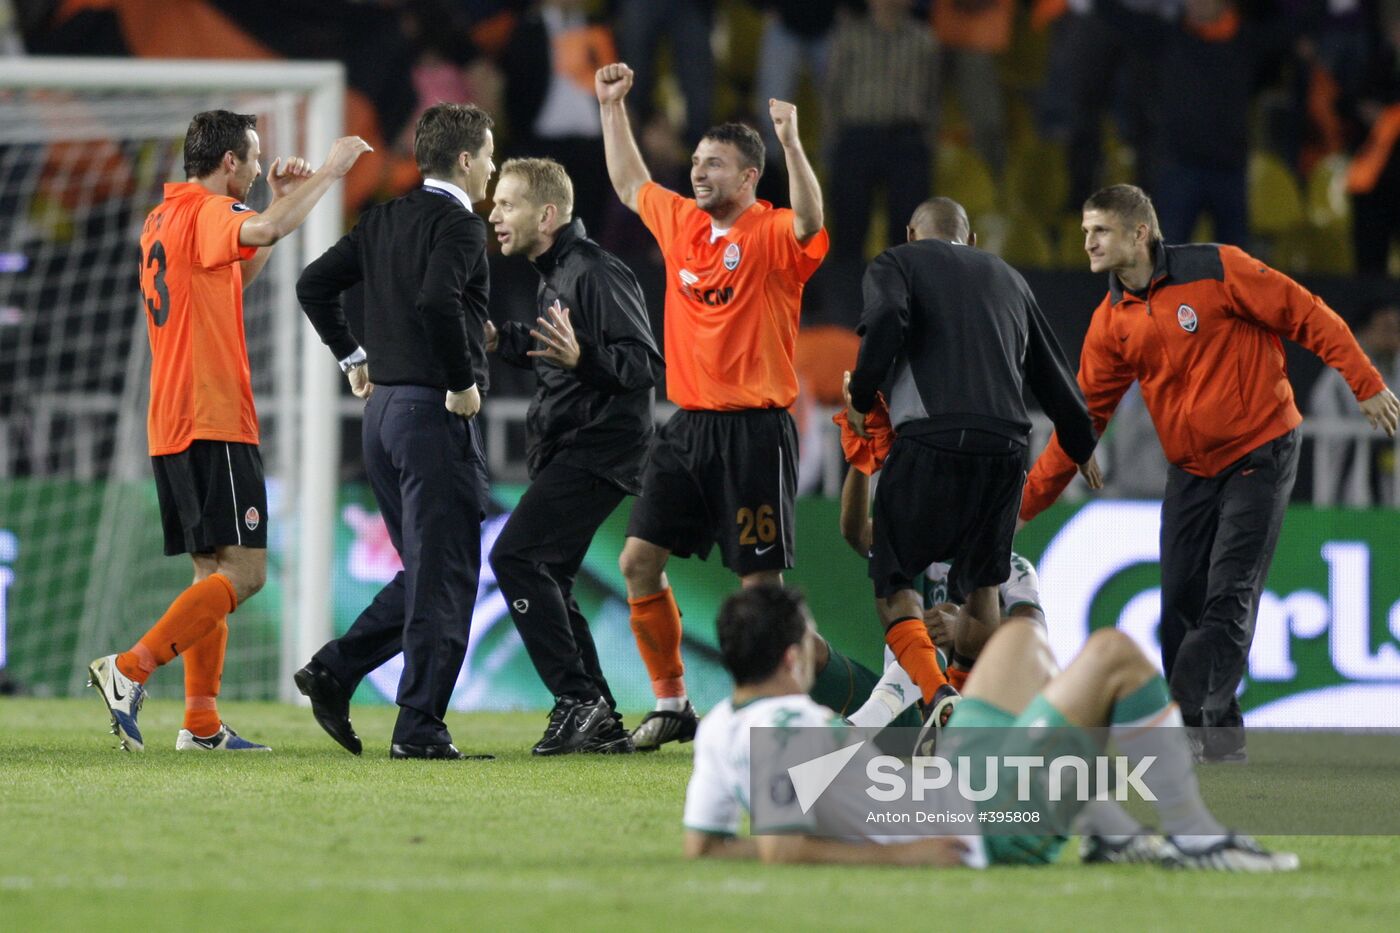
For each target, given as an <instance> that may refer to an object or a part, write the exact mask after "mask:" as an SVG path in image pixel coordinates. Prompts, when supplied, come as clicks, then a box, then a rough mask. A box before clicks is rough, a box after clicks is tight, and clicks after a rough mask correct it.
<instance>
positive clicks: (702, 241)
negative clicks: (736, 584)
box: [594, 64, 828, 750]
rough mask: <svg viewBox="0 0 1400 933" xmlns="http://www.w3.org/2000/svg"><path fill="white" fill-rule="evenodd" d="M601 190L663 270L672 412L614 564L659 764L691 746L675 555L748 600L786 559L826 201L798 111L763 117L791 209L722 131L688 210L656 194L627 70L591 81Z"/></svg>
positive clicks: (644, 733) (706, 153)
mask: <svg viewBox="0 0 1400 933" xmlns="http://www.w3.org/2000/svg"><path fill="white" fill-rule="evenodd" d="M594 87H595V90H596V92H597V95H598V103H599V106H600V108H601V111H602V121H603V144H604V148H605V151H606V154H607V162H608V175H609V177H610V178H611V179H612V183H613V188H614V189H616V191H617V195H618V197H619V198H621V199H622V203H624V204H626V205H627V206H628V207H629V208H631V209H632V210H634V211H636V212H637V213H638V214H639V215H640V216H641V218H642V222H643V223H645V224H646V226H647V229H648V230H650V231H651V233H652V235H653V236H654V237H656V242H657V244H658V245H659V246H660V247H661V252H662V254H663V255H664V256H665V259H666V329H665V356H666V390H667V395H668V397H669V398H670V400H671V401H672V402H674V403H675V404H676V405H677V406H679V407H680V409H681V410H680V411H679V412H678V413H677V414H676V415H675V416H674V417H673V418H671V420H670V421H669V422H667V423H666V425H665V426H664V427H662V428H661V430H660V431H659V432H658V434H657V436H656V440H655V442H654V443H653V445H652V448H651V456H650V460H649V463H648V465H647V468H646V472H645V474H644V475H643V477H642V494H641V497H640V498H639V499H638V501H637V503H636V505H635V506H634V507H633V509H632V519H631V523H630V524H629V526H628V529H627V543H626V544H625V545H624V547H623V551H622V556H621V558H620V560H619V564H620V566H621V568H622V574H623V576H624V577H625V578H626V581H627V601H628V603H629V604H630V606H631V613H632V630H633V632H634V633H635V635H636V637H637V647H638V649H639V650H640V652H641V655H642V659H643V660H644V661H645V662H646V665H647V671H648V673H649V674H650V675H651V682H652V690H653V691H654V692H655V694H656V697H657V706H656V709H655V710H653V711H652V712H651V713H650V714H648V715H647V717H646V718H645V719H643V720H642V722H641V724H640V725H639V726H638V727H637V729H636V730H635V731H634V732H633V739H634V740H635V741H636V744H637V748H638V749H642V750H646V749H654V748H657V747H658V746H660V745H662V744H663V743H666V742H671V741H676V740H681V741H684V740H687V739H689V738H690V737H691V736H693V735H694V734H695V726H696V722H697V720H696V717H695V710H694V709H693V708H692V707H691V705H690V702H689V701H688V700H687V699H686V692H685V680H684V666H683V665H682V662H681V650H680V646H681V616H680V610H679V609H678V608H677V606H676V600H675V598H674V597H673V596H672V594H671V589H670V586H669V585H668V583H667V581H666V574H665V570H666V561H667V560H668V559H669V558H670V556H671V555H672V554H677V555H680V556H681V557H689V556H692V555H695V556H699V557H701V558H704V557H705V556H707V555H708V554H709V552H710V549H711V548H712V547H713V546H714V545H715V544H719V547H720V554H721V557H722V559H723V561H724V565H725V566H726V567H728V568H729V569H730V570H732V571H733V572H734V573H735V574H737V575H738V576H739V579H740V582H741V583H742V584H743V585H744V586H751V585H754V584H756V583H776V582H779V581H781V579H782V572H783V571H784V570H786V569H788V568H789V567H791V566H792V560H793V529H792V523H793V496H794V491H795V486H796V480H797V431H796V429H795V427H794V425H793V421H792V417H791V416H790V415H789V414H788V411H787V410H788V408H789V407H790V406H791V405H792V403H793V402H794V400H796V398H797V371H796V369H795V367H794V364H793V356H794V351H795V345H796V339H797V326H798V317H799V313H800V311H801V305H802V288H803V285H804V283H805V282H806V281H807V279H808V278H810V277H811V275H812V273H813V272H815V271H816V269H817V266H818V265H820V264H821V261H822V259H823V257H825V256H826V252H827V247H828V240H827V235H826V231H825V230H823V229H822V195H821V188H820V187H819V186H818V184H817V177H816V175H815V174H814V173H813V171H812V166H811V165H810V164H809V163H808V162H807V156H806V154H805V153H804V152H803V151H802V143H801V141H800V140H799V139H798V135H797V108H796V107H794V106H793V105H792V104H789V103H786V102H784V101H779V100H773V101H770V102H769V115H770V116H771V117H772V119H773V126H774V129H775V131H776V133H777V136H778V139H779V141H780V142H781V143H782V145H783V151H784V154H785V156H786V159H787V167H788V191H789V195H790V197H791V200H792V209H791V210H788V209H786V208H784V209H779V210H775V209H774V208H773V206H772V205H771V204H769V203H768V202H766V201H759V200H758V199H757V198H756V197H755V194H754V188H755V186H756V185H757V184H758V179H759V176H761V175H762V174H763V159H764V148H763V141H762V139H761V138H760V137H759V135H758V133H757V132H755V131H754V130H753V129H752V128H750V127H748V126H744V125H743V124H739V123H725V124H723V125H721V126H717V127H714V128H713V129H711V130H710V131H709V132H707V133H706V134H705V135H704V137H703V138H702V139H701V140H700V142H699V144H698V145H697V146H696V147H695V153H694V155H693V156H692V157H691V169H690V182H691V187H692V191H693V194H694V197H693V198H687V197H683V196H682V195H679V194H677V193H675V192H674V191H668V190H666V189H665V188H662V187H661V186H660V185H658V184H656V183H655V182H653V181H652V180H651V175H650V173H649V172H648V171H647V167H646V164H645V163H644V162H643V161H642V156H641V153H640V152H639V151H638V149H637V143H636V140H635V139H633V137H632V129H631V126H630V125H629V124H628V120H627V109H626V104H625V100H626V97H627V92H628V90H629V89H630V88H631V87H632V69H631V68H628V67H627V66H626V65H623V64H612V65H607V66H605V67H604V68H601V69H599V71H598V73H597V75H596V77H595V80H594Z"/></svg>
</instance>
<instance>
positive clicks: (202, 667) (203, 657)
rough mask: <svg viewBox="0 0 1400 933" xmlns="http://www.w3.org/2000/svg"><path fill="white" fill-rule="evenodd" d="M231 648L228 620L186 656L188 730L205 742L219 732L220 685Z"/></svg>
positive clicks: (186, 720)
mask: <svg viewBox="0 0 1400 933" xmlns="http://www.w3.org/2000/svg"><path fill="white" fill-rule="evenodd" d="M227 648H228V620H227V619H220V620H219V621H218V622H216V623H214V630H213V631H212V632H210V633H209V634H208V635H205V636H204V637H203V638H201V639H200V640H199V641H197V642H195V643H194V644H193V645H190V647H189V649H188V650H187V651H186V652H185V728H186V729H188V730H190V732H191V733H192V734H194V735H197V736H199V737H200V738H202V739H203V738H208V737H209V736H211V735H213V734H214V733H216V732H218V731H219V704H218V697H219V684H220V682H221V681H222V680H223V676H224V652H225V650H226V649H227Z"/></svg>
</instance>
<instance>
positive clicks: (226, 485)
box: [151, 441, 267, 555]
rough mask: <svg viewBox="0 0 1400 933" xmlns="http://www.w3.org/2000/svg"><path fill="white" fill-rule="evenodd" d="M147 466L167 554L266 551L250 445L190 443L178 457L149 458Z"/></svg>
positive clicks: (263, 499) (262, 493) (259, 472)
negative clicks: (153, 475) (152, 471)
mask: <svg viewBox="0 0 1400 933" xmlns="http://www.w3.org/2000/svg"><path fill="white" fill-rule="evenodd" d="M151 465H152V466H153V467H155V472H156V496H157V497H158V498H159V499H160V520H161V525H162V526H164V529H165V553H166V554H167V555H174V554H212V553H213V552H214V549H215V548H218V547H223V546H225V545H229V544H236V545H238V546H240V547H252V548H266V547H267V487H266V486H265V485H264V484H263V465H262V455H261V454H259V453H258V448H257V445H256V444H234V443H231V442H227V441H195V442H194V443H192V444H190V446H189V447H187V448H185V449H184V450H182V451H180V452H179V453H178V454H166V455H165V456H161V457H152V458H151Z"/></svg>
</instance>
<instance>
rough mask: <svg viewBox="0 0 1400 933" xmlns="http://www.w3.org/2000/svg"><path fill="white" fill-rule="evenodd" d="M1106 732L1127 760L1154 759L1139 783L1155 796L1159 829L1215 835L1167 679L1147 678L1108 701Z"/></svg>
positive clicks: (1216, 829) (1219, 829)
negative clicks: (1109, 712) (1109, 720)
mask: <svg viewBox="0 0 1400 933" xmlns="http://www.w3.org/2000/svg"><path fill="white" fill-rule="evenodd" d="M1110 733H1111V734H1112V736H1113V739H1114V741H1115V742H1117V744H1118V747H1119V748H1120V749H1121V750H1122V751H1123V754H1125V755H1127V756H1128V760H1129V762H1131V763H1132V764H1133V765H1136V764H1137V763H1138V762H1140V761H1142V760H1144V759H1146V758H1153V759H1155V760H1154V761H1153V762H1152V763H1151V765H1149V766H1148V768H1147V770H1146V772H1144V774H1143V776H1142V783H1143V784H1145V785H1146V786H1147V788H1148V789H1149V790H1150V791H1152V793H1153V795H1155V796H1156V798H1157V802H1156V804H1155V806H1156V807H1157V813H1158V815H1159V816H1160V817H1161V819H1162V830H1163V831H1164V832H1166V833H1167V834H1168V835H1172V836H1176V835H1191V836H1218V835H1223V834H1224V832H1225V829H1224V827H1222V826H1221V825H1220V823H1219V822H1217V821H1216V819H1215V817H1214V816H1212V815H1211V813H1210V811H1209V810H1207V809H1206V804H1205V801H1204V800H1202V799H1201V789H1200V785H1199V784H1197V782H1196V767H1195V763H1194V762H1193V761H1192V758H1191V746H1190V744H1189V743H1188V742H1187V741H1186V729H1185V727H1184V725H1183V723H1182V721H1181V712H1180V711H1179V710H1178V709H1177V708H1176V704H1175V703H1173V702H1172V700H1171V694H1170V693H1169V692H1168V690H1167V682H1166V681H1165V680H1163V679H1162V678H1161V677H1153V678H1152V679H1151V680H1149V681H1148V682H1147V683H1145V684H1143V685H1142V686H1141V687H1139V688H1138V689H1137V690H1135V691H1134V692H1133V693H1131V694H1129V695H1128V696H1126V697H1124V698H1123V699H1121V700H1119V701H1118V702H1117V703H1115V704H1113V716H1112V727H1111V729H1110Z"/></svg>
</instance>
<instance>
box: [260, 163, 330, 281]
mask: <svg viewBox="0 0 1400 933" xmlns="http://www.w3.org/2000/svg"><path fill="white" fill-rule="evenodd" d="M313 174H314V173H313V172H312V170H311V163H309V162H307V161H306V160H305V159H303V158H300V157H296V156H294V157H292V158H289V159H287V161H286V162H283V161H282V160H281V159H274V160H273V162H272V167H271V168H269V169H268V170H267V186H268V187H269V188H271V189H272V204H273V205H275V204H276V203H277V202H278V201H280V200H282V199H283V198H285V197H287V196H288V195H290V194H292V192H294V191H296V190H297V189H298V188H300V187H301V186H302V184H303V183H304V182H306V181H308V180H309V179H310V178H311V176H312V175H313ZM271 207H272V205H269V209H271ZM271 255H272V248H271V247H266V246H265V247H263V248H262V249H259V250H258V251H257V252H256V253H255V254H254V255H253V258H252V259H249V260H248V261H247V262H245V263H243V287H244V288H245V289H246V288H247V287H248V286H249V285H252V284H253V281H254V280H255V279H256V278H257V277H258V276H259V275H261V274H262V270H263V266H265V265H267V260H268V258H269V257H270V256H271Z"/></svg>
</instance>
